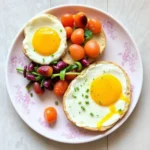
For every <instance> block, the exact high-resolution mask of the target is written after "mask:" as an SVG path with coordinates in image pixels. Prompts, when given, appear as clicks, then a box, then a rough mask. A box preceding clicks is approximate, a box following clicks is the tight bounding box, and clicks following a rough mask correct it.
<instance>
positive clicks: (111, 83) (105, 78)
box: [90, 74, 122, 106]
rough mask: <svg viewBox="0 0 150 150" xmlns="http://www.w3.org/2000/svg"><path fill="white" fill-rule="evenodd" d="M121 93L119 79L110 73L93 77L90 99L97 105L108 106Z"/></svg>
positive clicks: (117, 98)
mask: <svg viewBox="0 0 150 150" xmlns="http://www.w3.org/2000/svg"><path fill="white" fill-rule="evenodd" d="M121 93H122V86H121V83H120V81H119V80H118V79H117V78H116V77H114V76H113V75H111V74H105V75H102V76H99V77H98V78H96V79H94V80H93V82H92V83H91V87H90V95H91V97H92V99H93V100H94V101H95V102H96V103H97V104H99V105H102V106H110V105H112V104H114V103H115V102H116V101H117V100H119V98H120V96H121Z"/></svg>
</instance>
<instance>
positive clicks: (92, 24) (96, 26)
mask: <svg viewBox="0 0 150 150" xmlns="http://www.w3.org/2000/svg"><path fill="white" fill-rule="evenodd" d="M88 29H90V30H91V31H92V32H93V33H95V34H96V33H99V32H100V31H101V29H102V24H101V22H100V21H99V20H98V19H94V18H93V19H89V20H88Z"/></svg>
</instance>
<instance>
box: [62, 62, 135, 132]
mask: <svg viewBox="0 0 150 150" xmlns="http://www.w3.org/2000/svg"><path fill="white" fill-rule="evenodd" d="M97 64H113V65H115V66H117V67H119V68H120V69H121V70H122V71H123V73H124V75H125V77H126V81H127V91H126V95H127V98H128V99H129V100H131V96H132V93H131V83H130V79H129V77H128V75H127V74H126V72H125V71H124V70H123V69H122V68H121V67H120V66H119V65H117V64H115V63H113V62H107V61H98V62H95V63H93V64H92V65H90V66H89V67H87V68H86V69H84V70H83V71H82V72H81V75H79V76H83V75H84V73H85V72H86V71H87V69H89V68H92V67H93V66H96V65H97ZM77 78H78V77H77ZM70 87H71V83H70V85H69V87H68V89H67V91H66V92H65V94H64V96H63V110H64V112H65V115H66V116H67V119H68V120H69V121H71V122H72V123H73V124H75V125H76V126H78V125H77V124H76V122H74V121H73V120H72V119H71V118H70V116H69V114H68V112H67V110H66V104H65V102H66V95H67V93H68V91H69V89H70ZM129 105H130V104H129ZM129 105H126V107H125V109H124V111H123V113H122V114H121V117H120V119H119V120H121V119H122V118H123V117H124V116H125V114H126V113H127V111H128V109H129ZM119 120H118V121H117V122H115V123H113V124H111V125H109V126H102V127H101V128H100V129H98V128H97V127H94V128H92V127H87V126H86V127H82V126H78V127H80V128H83V129H87V130H90V131H101V132H103V131H106V130H108V129H110V128H112V127H113V126H114V125H115V124H117V123H118V122H119Z"/></svg>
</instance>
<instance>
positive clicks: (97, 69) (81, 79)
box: [63, 62, 130, 131]
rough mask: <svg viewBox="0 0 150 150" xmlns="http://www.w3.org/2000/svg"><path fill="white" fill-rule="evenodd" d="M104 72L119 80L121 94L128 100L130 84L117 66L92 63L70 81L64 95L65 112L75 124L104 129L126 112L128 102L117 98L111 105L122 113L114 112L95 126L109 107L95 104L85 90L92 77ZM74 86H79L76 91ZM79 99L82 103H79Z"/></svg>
mask: <svg viewBox="0 0 150 150" xmlns="http://www.w3.org/2000/svg"><path fill="white" fill-rule="evenodd" d="M105 73H107V74H108V73H109V74H111V75H113V76H115V77H116V78H117V79H118V80H119V81H120V83H121V85H122V94H123V95H124V96H125V97H127V98H128V99H129V100H130V95H129V93H128V91H130V89H129V88H130V85H129V83H128V81H127V75H126V74H125V72H124V71H123V70H122V69H121V68H120V67H119V66H117V65H115V64H113V63H107V62H106V63H105V62H101V63H97V64H93V65H91V66H90V67H89V68H88V69H86V70H85V71H83V72H82V75H79V76H78V77H77V78H76V79H74V80H73V81H72V82H71V84H70V86H69V88H68V90H67V92H66V93H65V95H64V100H63V106H64V111H65V114H66V116H67V117H68V119H69V120H70V121H72V122H73V123H74V124H76V125H77V126H79V127H83V128H86V129H89V130H101V131H102V130H106V129H108V128H109V127H111V126H112V125H114V123H116V122H117V121H118V120H119V119H120V118H122V116H123V115H124V114H125V113H126V111H127V109H128V106H129V103H127V102H126V101H124V100H122V99H119V100H118V101H117V102H116V103H115V104H114V105H113V106H114V107H115V109H116V111H119V110H121V111H122V113H114V114H113V115H112V117H111V118H109V119H108V120H107V121H105V122H104V123H103V124H102V127H101V129H98V128H97V123H98V122H100V121H101V120H102V119H103V118H104V117H105V116H106V115H107V114H109V113H110V108H109V107H104V106H100V105H98V104H96V103H95V102H94V100H92V97H91V96H90V92H87V91H86V90H87V89H89V88H90V85H91V82H92V81H93V79H94V78H97V77H99V76H100V75H103V74H105ZM76 87H79V90H78V91H77V90H75V88H76ZM82 94H84V95H88V98H85V97H83V96H82ZM108 94H109V93H108ZM74 96H76V98H74ZM87 100H88V101H89V104H88V105H87V104H85V101H87ZM80 101H81V102H82V104H79V102H80ZM81 106H84V108H85V109H86V110H85V111H83V110H82V109H81ZM90 113H93V114H94V116H93V117H92V116H91V115H90Z"/></svg>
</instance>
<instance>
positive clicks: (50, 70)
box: [37, 66, 53, 77]
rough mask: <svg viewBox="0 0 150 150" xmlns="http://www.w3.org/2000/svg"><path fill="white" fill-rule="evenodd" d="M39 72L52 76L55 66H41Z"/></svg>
mask: <svg viewBox="0 0 150 150" xmlns="http://www.w3.org/2000/svg"><path fill="white" fill-rule="evenodd" d="M37 72H38V73H39V74H40V75H42V76H45V77H50V76H51V75H52V73H53V68H52V67H51V66H41V67H39V68H38V70H37Z"/></svg>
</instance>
